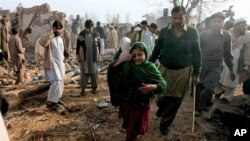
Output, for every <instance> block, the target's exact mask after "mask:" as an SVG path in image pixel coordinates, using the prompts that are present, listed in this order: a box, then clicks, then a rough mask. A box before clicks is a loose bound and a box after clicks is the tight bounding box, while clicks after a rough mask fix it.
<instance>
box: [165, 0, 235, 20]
mask: <svg viewBox="0 0 250 141" xmlns="http://www.w3.org/2000/svg"><path fill="white" fill-rule="evenodd" d="M228 1H232V0H172V1H170V2H171V3H173V6H177V5H182V6H184V7H185V8H186V10H187V16H188V17H189V16H190V14H191V12H192V11H193V10H194V9H195V8H199V10H198V14H199V19H200V15H201V9H202V6H203V5H204V6H209V5H210V6H211V5H213V8H212V9H213V11H214V6H215V4H218V3H219V2H222V3H223V4H225V2H228ZM198 6H199V7H198Z"/></svg>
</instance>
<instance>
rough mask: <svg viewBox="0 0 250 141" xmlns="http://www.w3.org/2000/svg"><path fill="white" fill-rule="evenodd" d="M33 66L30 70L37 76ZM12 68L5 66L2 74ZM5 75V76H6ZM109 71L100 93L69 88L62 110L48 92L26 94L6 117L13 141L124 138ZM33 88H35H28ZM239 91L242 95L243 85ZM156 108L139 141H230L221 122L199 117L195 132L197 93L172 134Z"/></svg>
mask: <svg viewBox="0 0 250 141" xmlns="http://www.w3.org/2000/svg"><path fill="white" fill-rule="evenodd" d="M35 71H36V70H35V69H34V68H29V69H28V70H27V72H28V73H29V74H30V75H31V76H30V77H31V78H32V77H33V76H34V73H35ZM7 72H8V71H7V70H5V69H3V67H0V73H1V74H0V76H3V74H6V73H7ZM1 79H2V77H1ZM106 81H107V79H106V74H105V73H102V74H99V80H98V83H99V87H98V91H97V94H96V95H93V94H91V92H90V89H88V90H87V95H86V96H79V93H80V87H79V86H78V84H69V85H66V86H65V90H64V93H63V97H62V100H63V101H64V102H65V103H66V104H67V107H68V111H67V112H63V113H59V112H55V111H51V110H49V109H47V107H46V106H45V102H46V95H47V91H44V92H42V93H39V94H35V95H33V96H30V97H27V98H26V99H25V100H24V101H23V102H22V103H21V104H19V105H17V106H15V107H12V108H11V109H10V110H9V112H8V113H7V115H6V116H5V121H6V126H7V128H8V131H9V136H10V139H11V141H111V140H112V141H123V140H124V139H125V132H124V130H123V129H122V128H121V123H122V122H121V121H120V120H119V119H118V118H117V110H116V109H115V108H114V107H112V105H111V104H110V103H109V100H110V99H109V91H108V86H107V82H106ZM29 87H32V86H29ZM29 87H24V88H21V87H20V88H18V89H15V90H11V91H8V92H5V93H4V95H5V96H6V97H7V99H8V100H9V101H13V100H15V99H17V94H18V92H20V91H21V90H25V89H29ZM237 94H241V91H240V89H239V90H238V92H237ZM101 101H104V102H107V103H108V106H107V107H104V108H99V107H98V104H99V103H100V102H101ZM156 110H157V106H156V105H155V102H154V101H153V102H152V106H151V120H150V129H149V132H148V133H147V134H146V135H145V136H139V137H138V141H177V140H179V141H226V140H227V136H228V131H227V130H226V128H225V127H223V126H222V125H221V124H218V123H215V122H208V121H207V120H205V119H203V118H201V117H196V119H195V130H194V133H192V132H191V126H192V97H191V96H190V92H187V94H186V97H185V99H184V101H183V103H182V105H181V107H180V109H179V111H178V113H177V116H176V118H175V120H174V122H173V124H172V126H171V128H170V133H169V134H168V136H162V135H161V134H160V131H159V122H160V119H159V118H156V116H155V113H156Z"/></svg>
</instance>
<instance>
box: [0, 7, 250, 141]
mask: <svg viewBox="0 0 250 141" xmlns="http://www.w3.org/2000/svg"><path fill="white" fill-rule="evenodd" d="M171 15H172V16H171V23H170V24H169V25H167V26H166V27H165V28H162V29H161V30H160V31H159V30H158V26H157V24H156V23H151V24H148V21H146V20H143V21H141V23H140V24H139V25H136V26H132V27H131V29H130V31H127V32H126V33H125V34H122V32H124V31H120V30H119V29H118V27H117V26H116V25H114V24H108V25H107V26H103V27H102V26H101V22H100V21H97V23H96V26H95V24H94V22H93V21H92V20H90V19H87V20H86V21H85V23H84V28H83V30H81V28H82V27H81V26H82V21H81V19H80V15H77V17H76V19H75V20H74V21H73V23H72V26H71V35H72V46H73V49H75V55H76V59H77V61H78V63H79V66H80V71H81V74H80V87H81V92H80V95H81V96H85V95H86V94H87V93H86V91H85V89H86V87H87V84H88V82H89V79H90V82H91V83H90V84H91V89H92V91H91V93H92V94H94V95H95V94H96V93H97V91H98V81H97V80H98V69H97V61H98V56H100V55H102V54H103V53H104V50H105V49H106V48H113V49H115V50H116V51H117V52H116V54H115V56H114V57H113V61H112V63H111V64H110V65H109V67H108V72H107V81H108V86H109V91H110V98H111V103H112V105H113V106H115V107H119V112H118V118H120V119H122V120H123V123H122V127H123V128H125V129H126V141H135V140H136V138H137V136H138V135H144V134H145V133H147V132H148V129H149V120H150V104H151V102H152V100H153V99H154V98H155V97H156V103H157V106H158V110H157V113H156V116H158V117H160V118H161V120H160V123H159V131H160V133H161V134H162V135H167V134H168V132H169V130H171V125H172V123H173V121H174V119H175V117H176V114H177V112H178V109H179V108H180V106H181V104H182V102H183V99H184V97H185V94H186V93H187V91H188V89H189V87H190V85H194V86H197V91H196V93H195V95H196V98H197V100H196V103H195V105H196V109H195V110H196V116H201V117H203V118H207V119H208V118H210V117H211V107H212V105H213V97H216V98H219V99H220V100H221V102H223V103H225V104H226V103H229V102H231V101H232V99H233V96H234V93H235V89H236V87H237V86H238V85H239V84H241V83H244V85H243V86H244V88H243V90H244V93H245V94H246V95H249V94H250V93H249V87H250V86H249V81H250V71H249V70H250V56H249V54H250V32H249V31H248V30H247V21H246V19H244V18H239V19H236V20H235V21H231V23H233V24H232V25H231V26H230V27H228V24H227V25H224V20H225V18H226V17H225V15H224V14H223V13H221V12H218V13H215V14H213V15H211V16H210V17H209V20H208V21H207V23H208V24H207V26H206V27H205V28H202V27H197V28H195V27H193V26H190V25H188V24H187V23H186V21H187V20H186V9H185V8H184V7H183V6H176V7H174V8H173V9H172V11H171ZM18 19H19V17H18V14H17V15H16V18H15V19H14V20H13V21H12V27H11V30H9V28H8V27H7V26H6V22H7V18H6V16H3V17H2V19H1V28H0V31H1V33H0V47H1V59H2V60H4V61H5V62H6V63H5V65H6V68H9V67H10V66H11V67H12V69H13V71H14V72H15V73H16V77H17V80H16V84H17V85H19V84H22V83H24V82H25V80H24V72H25V57H24V54H25V48H24V47H23V46H22V42H21V38H20V35H19V31H20V30H19V29H20V25H19V21H18ZM198 25H199V26H201V24H198ZM64 28H65V27H64V24H63V23H62V22H61V21H58V20H56V21H54V23H53V25H52V29H51V31H50V33H49V34H47V36H43V37H42V38H41V39H40V41H39V43H40V44H41V46H43V47H44V50H45V51H44V56H46V57H44V58H43V66H44V75H45V79H46V80H48V81H49V84H50V88H49V91H48V96H47V102H46V105H47V107H48V108H49V109H51V110H57V109H58V108H63V107H65V106H66V104H65V103H64V102H63V101H61V99H60V98H61V97H62V95H63V90H64V76H65V64H64V60H65V59H66V58H67V57H68V54H67V53H68V52H67V49H65V43H64V42H65V41H64V38H63V37H62V32H63V29H64ZM10 34H11V36H9V35H10ZM9 64H11V65H10V66H8V65H9ZM190 80H191V81H190ZM190 82H191V83H192V84H190ZM215 88H217V89H220V90H221V93H219V94H216V95H215V92H214V90H215ZM249 97H250V96H248V97H247V102H246V108H245V109H246V110H245V115H246V116H247V117H250V106H249V105H250V103H249V101H250V98H249ZM1 103H2V102H0V107H1V108H2V106H1ZM0 116H1V115H0ZM0 123H1V120H0ZM5 136H6V135H5Z"/></svg>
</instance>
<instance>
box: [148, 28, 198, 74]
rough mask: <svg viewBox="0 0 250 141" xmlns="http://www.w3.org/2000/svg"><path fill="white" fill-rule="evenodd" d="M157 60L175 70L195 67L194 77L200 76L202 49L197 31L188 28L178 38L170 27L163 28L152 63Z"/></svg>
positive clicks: (152, 56)
mask: <svg viewBox="0 0 250 141" xmlns="http://www.w3.org/2000/svg"><path fill="white" fill-rule="evenodd" d="M156 59H159V61H160V63H161V64H162V65H164V66H165V67H167V68H168V69H173V70H178V69H182V68H185V67H187V66H190V65H193V75H195V76H198V75H199V74H200V71H201V49H200V38H199V34H198V32H197V30H196V29H195V28H193V27H190V26H188V27H187V31H185V33H184V34H183V35H181V36H180V37H176V36H174V35H173V34H172V32H171V29H170V28H169V27H166V28H163V29H162V30H161V32H160V34H159V38H158V39H157V41H156V45H155V48H154V50H153V53H152V55H151V58H150V61H151V62H155V61H156Z"/></svg>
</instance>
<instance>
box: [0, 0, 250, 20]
mask: <svg viewBox="0 0 250 141" xmlns="http://www.w3.org/2000/svg"><path fill="white" fill-rule="evenodd" d="M167 1H170V0H0V7H2V8H3V9H10V10H11V11H14V9H15V8H16V7H17V5H18V4H19V3H22V6H23V7H25V8H29V7H32V6H35V5H41V4H43V3H48V4H49V5H50V6H51V10H53V11H54V10H58V11H61V12H65V13H66V14H67V15H70V14H73V15H74V16H75V15H76V14H80V15H81V16H84V15H85V13H88V14H92V13H94V15H95V16H96V19H97V20H101V21H103V22H106V19H105V15H106V14H107V13H110V14H117V13H119V15H120V17H121V22H125V16H126V15H128V13H129V15H130V22H131V23H134V22H136V21H141V20H143V17H142V16H143V15H144V14H145V13H151V12H154V11H163V10H162V8H163V7H169V8H172V4H169V3H167ZM203 1H211V0H203ZM232 1H233V0H232ZM232 3H233V4H234V8H233V10H235V13H236V15H235V16H236V18H238V17H246V18H248V19H249V23H250V18H249V17H250V11H249V10H248V8H249V3H250V1H249V0H234V2H232ZM160 5H161V6H160ZM228 5H229V4H226V5H223V6H221V7H219V8H218V10H216V11H214V12H213V13H215V12H217V11H221V10H223V9H225V8H227V7H228ZM159 14H160V16H161V15H162V14H161V13H159ZM247 16H248V17H247Z"/></svg>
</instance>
